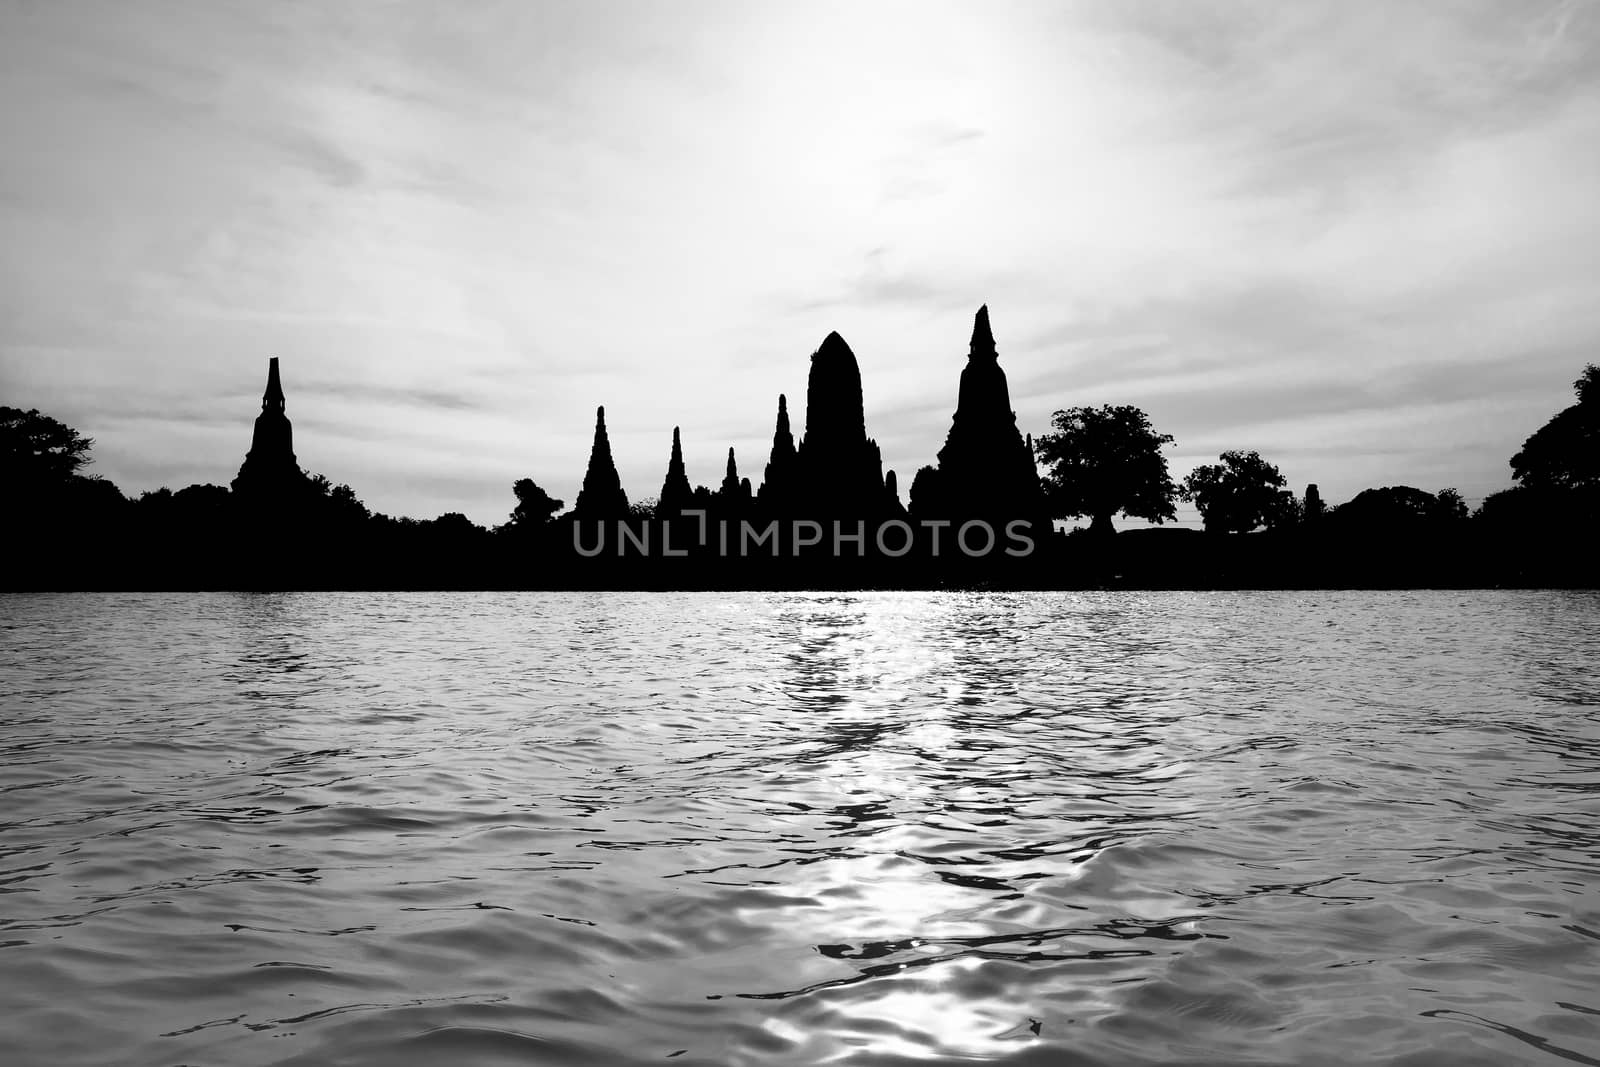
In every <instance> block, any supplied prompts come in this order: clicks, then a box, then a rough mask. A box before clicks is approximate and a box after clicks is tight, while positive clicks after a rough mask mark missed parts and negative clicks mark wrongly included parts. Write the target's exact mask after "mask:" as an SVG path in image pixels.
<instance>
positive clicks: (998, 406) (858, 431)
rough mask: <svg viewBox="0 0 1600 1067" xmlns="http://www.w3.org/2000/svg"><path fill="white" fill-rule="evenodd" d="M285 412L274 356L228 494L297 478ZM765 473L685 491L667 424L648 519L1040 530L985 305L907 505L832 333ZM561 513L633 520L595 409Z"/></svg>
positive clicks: (852, 359) (852, 362)
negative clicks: (707, 517) (575, 484)
mask: <svg viewBox="0 0 1600 1067" xmlns="http://www.w3.org/2000/svg"><path fill="white" fill-rule="evenodd" d="M285 409H286V403H285V397H284V392H283V384H282V380H281V377H280V370H279V361H278V358H277V357H273V358H272V359H271V360H269V362H268V369H267V387H266V391H265V393H264V394H263V396H262V401H261V412H260V414H259V415H258V416H257V417H256V422H255V431H254V435H253V438H252V441H251V446H250V451H249V453H248V454H247V455H246V456H245V460H244V463H243V465H242V466H241V467H240V469H239V475H238V477H237V478H235V479H234V482H233V486H234V489H235V490H236V491H239V492H240V493H242V494H245V495H250V494H258V495H262V496H266V495H270V493H271V492H273V491H278V490H281V489H283V488H285V487H287V486H290V485H292V484H294V483H297V482H303V481H304V480H305V478H306V475H305V474H304V472H302V471H301V470H300V467H299V465H298V463H297V461H296V459H295V455H294V449H293V434H292V428H291V426H290V423H289V419H288V416H287V415H286V414H285ZM762 473H763V478H762V481H761V484H760V486H759V488H756V487H753V486H752V483H751V480H750V479H749V478H746V477H741V476H740V475H739V471H738V459H737V456H736V455H735V453H734V450H733V448H731V447H729V448H728V450H727V464H726V468H725V475H724V477H723V479H722V482H721V484H720V485H719V486H718V487H717V488H716V489H715V490H712V489H709V488H706V487H704V486H700V487H695V486H693V485H692V484H691V483H690V481H689V478H688V474H687V469H686V466H685V462H684V449H683V437H682V431H681V428H680V427H677V426H674V427H673V430H672V449H671V454H670V456H669V458H668V461H667V471H666V476H665V478H664V479H663V481H662V484H661V492H660V495H659V496H658V497H657V500H656V506H655V509H654V510H655V513H656V514H657V515H661V516H670V515H675V514H681V513H682V512H684V511H686V510H690V509H696V508H699V509H713V510H718V511H720V512H723V513H725V514H732V513H738V512H745V511H754V512H758V513H760V514H762V515H766V516H771V517H783V518H801V517H805V518H819V519H849V520H854V519H864V520H882V519H888V518H894V517H899V516H905V515H907V514H911V515H915V516H918V517H922V518H950V519H962V518H969V517H971V518H979V517H981V518H985V519H991V520H992V519H1013V518H1021V519H1026V520H1028V521H1030V522H1047V520H1045V519H1044V518H1043V504H1042V499H1041V494H1040V487H1039V478H1038V475H1037V472H1036V470H1035V467H1034V462H1033V454H1032V444H1031V439H1026V438H1024V436H1023V435H1022V433H1021V432H1020V431H1019V430H1018V429H1017V425H1016V413H1015V412H1014V411H1013V410H1012V408H1011V397H1010V392H1009V389H1008V386H1007V384H1006V377H1005V372H1004V371H1003V370H1002V369H1001V368H1000V365H999V354H998V350H997V348H996V345H995V341H994V334H993V332H992V330H991V328H990V324H989V309H988V306H987V305H985V306H983V307H981V308H979V310H978V312H977V315H976V317H975V319H974V323H973V331H972V337H971V340H970V342H969V345H968V355H967V363H966V365H965V367H964V368H963V369H962V371H961V375H960V381H959V387H958V390H957V400H956V409H955V412H954V414H953V416H952V419H951V427H950V431H949V434H948V436H947V438H946V441H945V444H944V447H943V448H941V449H940V451H939V453H938V455H937V458H936V465H933V466H925V467H923V468H921V470H919V471H918V473H917V477H916V479H915V480H914V482H913V485H912V489H911V501H910V508H909V509H908V508H907V507H906V504H905V503H904V502H902V501H901V499H900V496H899V480H898V478H897V477H896V475H895V472H894V471H892V470H890V471H887V472H886V471H885V470H884V469H883V457H882V453H881V451H880V449H879V447H878V443H877V441H876V440H875V439H874V438H872V437H871V436H869V435H868V433H867V421H866V401H865V397H864V396H863V394H862V386H861V368H860V364H859V363H858V362H857V360H856V354H855V352H854V351H853V350H852V349H851V348H850V345H849V344H848V343H847V342H846V341H845V339H844V338H843V337H842V336H841V335H840V334H839V333H838V332H837V331H834V332H830V333H829V334H828V335H827V336H826V337H825V338H823V340H822V344H821V345H819V346H818V347H817V349H816V350H815V351H814V352H813V353H812V354H811V357H810V361H809V367H808V371H807V376H806V408H805V432H804V434H803V435H802V436H801V437H800V439H799V441H798V442H797V441H796V440H795V436H794V432H793V429H792V428H791V423H790V416H789V407H788V398H787V394H783V393H780V394H779V395H778V411H777V419H776V423H775V426H774V430H773V436H772V446H771V449H770V450H769V452H768V455H767V459H766V463H765V465H764V468H763V472H762ZM546 476H548V475H546ZM569 514H570V516H571V517H573V518H577V519H583V520H611V519H624V518H629V517H639V515H638V512H637V509H633V508H630V505H629V500H628V494H627V492H626V490H625V489H624V487H623V485H622V479H621V477H620V475H619V474H618V471H617V466H616V461H615V459H614V457H613V456H612V452H611V440H610V436H609V434H608V433H607V430H606V412H605V408H604V407H603V406H602V407H598V408H597V409H596V411H595V426H594V437H593V443H592V446H591V448H590V454H589V462H588V466H587V468H586V469H585V471H584V475H583V482H582V488H581V489H580V491H579V493H578V496H577V499H576V501H575V502H574V505H573V508H572V511H571V512H570V513H569ZM1046 528H1048V527H1046Z"/></svg>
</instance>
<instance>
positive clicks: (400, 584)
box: [0, 523, 1600, 592]
mask: <svg viewBox="0 0 1600 1067" xmlns="http://www.w3.org/2000/svg"><path fill="white" fill-rule="evenodd" d="M1462 526H1463V527H1464V528H1462V529H1458V530H1450V531H1439V532H1438V533H1437V534H1433V533H1429V532H1426V531H1416V532H1400V533H1395V534H1390V535H1387V536H1384V535H1375V534H1374V535H1368V536H1359V535H1356V534H1355V533H1354V532H1353V531H1341V530H1338V529H1335V528H1330V529H1328V530H1325V531H1322V530H1305V529H1298V530H1289V531H1263V532H1260V533H1253V534H1228V535H1217V534H1206V533H1202V532H1200V531H1197V530H1186V529H1160V528H1155V529H1143V530H1128V531H1123V532H1121V533H1118V534H1115V535H1113V536H1111V537H1109V538H1107V537H1096V536H1091V535H1088V534H1086V533H1081V532H1080V533H1074V534H1071V535H1062V534H1056V535H1054V536H1053V537H1050V538H1048V539H1046V540H1044V541H1042V542H1041V543H1040V544H1039V545H1038V547H1037V549H1036V550H1035V551H1034V552H1033V553H1032V554H1031V555H1028V556H1025V557H1021V558H1006V557H1004V556H1003V555H1001V554H1000V553H999V552H995V553H992V554H990V555H989V556H984V557H977V558H964V557H962V556H959V555H947V556H943V557H940V558H929V557H928V556H927V555H925V554H923V555H912V556H905V557H900V558H883V557H882V556H880V555H877V554H875V553H872V552H870V551H869V552H868V553H867V554H865V555H862V556H846V557H843V558H840V557H834V556H831V555H818V556H806V555H801V556H799V557H793V556H789V555H780V556H778V557H775V558H774V557H771V556H752V557H747V558H738V557H732V558H728V557H721V556H717V555H700V556H691V557H689V558H661V557H660V556H659V555H655V556H644V555H626V556H622V557H620V558H619V557H616V556H611V555H607V556H602V557H596V558H592V559H585V558H582V557H580V556H579V555H578V554H577V553H576V552H574V551H572V550H571V549H570V547H569V546H568V545H567V544H566V543H564V542H563V541H562V540H561V534H562V533H563V532H564V531H562V530H560V529H555V530H551V531H550V533H549V535H548V536H546V537H543V538H539V539H537V540H529V539H519V538H511V537H503V536H494V535H489V534H484V535H483V536H481V537H479V536H472V537H468V538H465V539H464V540H462V541H459V542H458V541H456V539H449V543H431V544H430V543H423V542H421V541H420V540H419V541H413V540H412V539H411V538H407V539H406V543H403V544H394V545H387V546H374V545H371V544H367V543H363V542H362V541H361V540H359V539H355V538H351V539H342V538H337V537H334V538H321V539H317V540H314V541H313V540H311V539H297V538H295V537H294V536H293V535H292V533H291V532H290V531H283V532H282V534H281V535H279V536H257V537H252V538H248V539H246V540H244V541H241V542H227V541H221V542H218V541H208V542H206V543H200V541H199V539H195V540H192V541H191V540H186V539H183V538H170V539H169V538H162V537H149V538H140V539H130V541H128V542H125V543H124V545H123V547H122V550H121V551H119V552H117V553H116V554H114V555H107V554H105V553H103V552H99V553H96V552H91V551H89V550H88V548H89V546H87V545H81V544H74V543H73V540H72V539H68V540H61V539H56V540H53V541H51V542H49V543H48V544H47V543H42V542H36V543H35V544H33V545H31V546H23V547H24V551H22V552H21V553H19V554H18V555H16V556H14V557H13V558H14V559H16V560H18V561H19V563H20V562H21V561H22V560H28V561H29V562H27V563H22V564H21V565H20V566H14V567H13V568H12V569H11V570H10V572H9V573H8V574H7V575H6V578H5V580H4V582H3V583H0V588H4V589H5V590H6V591H12V592H46V591H61V592H69V591H73V592H76V591H108V592H110V591H118V592H130V591H150V592H153V591H171V592H199V591H224V590H226V591H289V590H306V591H311V590H317V591H386V592H401V591H467V590H480V591H512V590H528V591H552V592H556V591H590V590H593V591H602V590H604V591H638V592H689V591H718V592H731V591H773V592H797V591H806V590H815V591H834V592H848V591H868V590H952V591H956V590H961V591H971V590H990V591H996V592H1002V591H1003V592H1025V591H1087V590H1118V591H1139V590H1148V591H1158V590H1173V591H1179V590H1183V591H1243V590H1329V591H1333V590H1382V589H1396V590H1398V589H1595V588H1600V554H1597V553H1596V551H1595V550H1594V548H1593V547H1592V546H1591V545H1590V544H1589V543H1588V538H1587V537H1586V536H1584V535H1583V534H1582V533H1581V532H1575V531H1574V532H1569V531H1566V530H1562V531H1559V532H1549V531H1546V532H1541V533H1539V534H1537V535H1531V534H1529V533H1527V532H1518V533H1516V534H1509V533H1506V532H1503V531H1493V530H1484V529H1479V528H1476V524H1473V523H1464V524H1462Z"/></svg>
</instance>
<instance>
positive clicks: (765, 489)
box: [760, 393, 795, 510]
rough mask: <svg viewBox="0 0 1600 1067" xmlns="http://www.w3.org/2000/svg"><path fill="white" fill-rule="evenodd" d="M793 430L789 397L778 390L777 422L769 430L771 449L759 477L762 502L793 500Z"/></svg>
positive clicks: (783, 503)
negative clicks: (764, 469) (772, 428)
mask: <svg viewBox="0 0 1600 1067" xmlns="http://www.w3.org/2000/svg"><path fill="white" fill-rule="evenodd" d="M794 472H795V448H794V431H792V430H791V429H790V428H789V399H788V397H786V396H784V395H783V394H782V393H779V394H778V422H777V427H776V428H775V429H774V430H773V433H772V452H771V454H770V455H769V456H768V458H767V469H766V472H765V475H764V477H763V478H762V481H761V493H760V500H761V503H762V504H763V506H766V507H771V508H777V509H780V510H781V509H785V508H787V507H788V506H789V505H790V504H791V503H793V500H792V498H793V496H794V489H795V474H794Z"/></svg>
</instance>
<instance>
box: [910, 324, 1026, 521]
mask: <svg viewBox="0 0 1600 1067" xmlns="http://www.w3.org/2000/svg"><path fill="white" fill-rule="evenodd" d="M927 487H928V488H929V489H930V490H931V492H924V493H920V494H919V493H917V492H913V494H912V496H913V497H914V498H921V499H927V500H932V501H934V503H933V505H932V506H933V507H934V508H935V509H936V510H938V511H940V512H941V513H943V514H944V515H945V517H949V518H967V517H972V518H986V519H1009V518H1021V519H1026V520H1028V521H1034V519H1035V518H1036V517H1037V516H1038V515H1039V514H1040V508H1041V506H1042V504H1041V501H1040V497H1039V476H1038V473H1037V469H1036V466H1035V464H1034V458H1033V448H1032V445H1031V443H1030V442H1028V441H1026V440H1024V438H1023V436H1022V433H1021V432H1020V431H1019V430H1018V429H1017V416H1016V412H1014V411H1012V410H1011V392H1010V389H1009V388H1008V386H1007V385H1006V374H1005V371H1004V370H1003V369H1002V368H1001V366H1000V361H999V356H998V353H997V352H996V349H995V343H994V331H993V330H991V329H990V326H989V306H988V305H987V304H985V305H984V306H983V307H980V308H979V309H978V313H977V315H976V316H974V317H973V320H972V341H971V343H970V345H969V346H968V349H967V365H966V366H965V367H963V368H962V369H961V386H960V389H959V391H958V393H957V400H956V411H955V415H954V417H953V418H952V419H951V420H950V433H949V435H948V436H947V437H946V438H945V443H944V447H943V448H941V449H940V450H939V465H938V467H937V468H936V469H935V470H933V471H931V472H930V474H929V477H928V479H927ZM912 488H913V489H915V488H916V486H913V487H912Z"/></svg>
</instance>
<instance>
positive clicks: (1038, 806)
mask: <svg viewBox="0 0 1600 1067" xmlns="http://www.w3.org/2000/svg"><path fill="white" fill-rule="evenodd" d="M3 603H4V607H5V615H6V618H7V621H6V623H5V625H4V626H0V695H3V700H4V702H3V705H0V706H3V708H4V713H3V716H0V753H3V757H4V758H3V760H0V796H3V797H4V801H3V804H0V989H4V990H6V993H7V998H8V1001H7V1016H6V1020H5V1023H4V1028H5V1045H6V1048H7V1053H6V1057H7V1059H6V1062H7V1063H8V1064H10V1063H13V1062H14V1063H18V1064H102V1063H105V1062H109V1061H110V1060H115V1061H116V1062H118V1063H124V1064H132V1065H139V1064H149V1065H151V1067H169V1065H171V1064H175V1063H221V1062H225V1063H229V1064H242V1065H258V1064H259V1065H289V1064H302V1065H310V1064H317V1065H324V1064H343V1065H357V1064H360V1065H367V1064H371V1065H378V1064H383V1065H388V1064H402V1065H404V1064H429V1065H432V1064H437V1063H462V1064H488V1065H493V1064H500V1063H507V1064H510V1063H517V1064H528V1063H535V1064H538V1063H549V1064H606V1065H613V1064H623V1065H627V1064H636V1063H637V1064H642V1063H646V1062H650V1063H654V1062H660V1061H663V1060H669V1059H670V1060H672V1061H673V1062H674V1063H683V1064H730V1065H731V1064H777V1065H783V1064H815V1063H838V1064H859V1065H869V1064H870V1065H905V1064H911V1063H919V1064H920V1063H939V1062H948V1063H958V1062H961V1063H967V1062H973V1061H988V1062H997V1063H1005V1064H1009V1065H1017V1067H1022V1065H1033V1064H1052V1065H1059V1064H1065V1065H1069V1067H1070V1065H1080V1067H1101V1065H1124V1064H1128V1065H1141V1064H1208V1063H1214V1064H1329V1065H1332V1064H1346V1063H1373V1064H1393V1065H1396V1067H1398V1065H1417V1064H1450V1065H1455V1064H1468V1065H1471V1064H1485V1065H1487V1064H1495V1065H1500V1064H1514V1063H1531V1064H1562V1063H1580V1064H1581V1063H1588V1064H1600V1005H1597V1004H1596V998H1595V996H1594V992H1593V991H1594V990H1595V989H1597V988H1600V892H1597V888H1600V829H1597V827H1600V711H1597V709H1600V654H1597V653H1600V643H1597V641H1596V639H1595V637H1594V635H1595V634H1596V633H1597V632H1600V625H1597V624H1600V597H1597V596H1596V595H1594V594H1586V593H1538V592H1526V593H1524V592H1473V593H1466V592H1463V593H1454V592H1446V593H1407V592H1399V593H1272V594H1182V593H1177V594H1037V595H1034V594H873V595H860V596H855V595H839V594H826V595H824V594H784V595H759V594H697V595H633V594H573V595H546V594H454V595H438V594H430V595H409V594H376V595H375V594H315V595H298V594H295V595H287V594H285V595H252V596H244V595H227V594H217V595H204V596H155V595H136V594H127V595H106V596H99V595H73V596H13V597H8V598H6V599H5V600H4V601H3Z"/></svg>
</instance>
